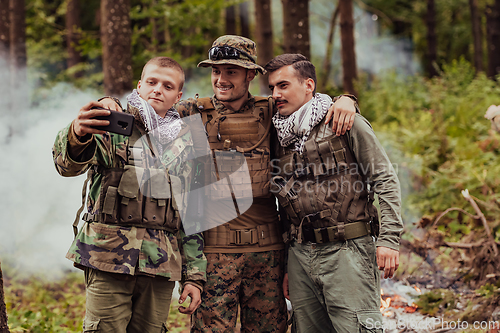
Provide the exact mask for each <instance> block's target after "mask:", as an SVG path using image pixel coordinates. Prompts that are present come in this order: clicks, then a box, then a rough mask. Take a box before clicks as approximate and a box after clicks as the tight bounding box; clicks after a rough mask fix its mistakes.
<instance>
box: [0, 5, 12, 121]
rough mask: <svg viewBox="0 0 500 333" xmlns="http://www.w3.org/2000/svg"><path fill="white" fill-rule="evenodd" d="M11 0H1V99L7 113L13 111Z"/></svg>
mask: <svg viewBox="0 0 500 333" xmlns="http://www.w3.org/2000/svg"><path fill="white" fill-rule="evenodd" d="M9 22H10V18H9V0H0V76H1V77H2V80H0V100H2V101H3V104H4V107H5V110H4V112H5V113H10V112H11V93H10V24H9Z"/></svg>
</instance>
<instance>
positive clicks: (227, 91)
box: [212, 64, 255, 110]
mask: <svg viewBox="0 0 500 333" xmlns="http://www.w3.org/2000/svg"><path fill="white" fill-rule="evenodd" d="M254 77H255V71H252V70H247V69H246V68H243V67H240V66H236V65H231V64H228V65H213V66H212V88H213V90H214V93H215V97H217V99H218V100H219V101H221V102H224V105H226V107H228V108H231V109H233V110H237V109H239V107H238V106H241V105H242V104H243V101H245V100H246V98H247V96H248V87H249V85H250V81H252V80H253V78H254ZM240 103H241V104H240ZM233 106H236V108H235V107H233Z"/></svg>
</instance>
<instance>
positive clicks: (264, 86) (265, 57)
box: [255, 0, 274, 95]
mask: <svg viewBox="0 0 500 333" xmlns="http://www.w3.org/2000/svg"><path fill="white" fill-rule="evenodd" d="M255 35H256V38H255V39H256V42H257V55H258V57H257V60H258V63H259V65H261V66H264V65H265V64H267V63H268V62H269V61H270V60H271V59H272V58H273V56H274V52H273V45H274V43H273V25H272V20H271V0H255ZM259 86H260V93H261V94H262V95H269V94H270V93H271V90H270V89H269V82H268V77H267V74H266V75H260V77H259Z"/></svg>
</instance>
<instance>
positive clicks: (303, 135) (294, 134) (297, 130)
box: [273, 93, 333, 153]
mask: <svg viewBox="0 0 500 333" xmlns="http://www.w3.org/2000/svg"><path fill="white" fill-rule="evenodd" d="M332 103H333V101H332V99H331V97H330V96H328V95H325V94H320V93H316V95H315V96H314V97H313V98H312V99H311V100H310V101H309V102H307V103H306V104H304V105H302V107H301V108H300V109H298V110H297V111H295V112H294V113H292V114H291V115H289V116H282V115H280V114H279V112H277V113H276V114H275V115H274V116H273V124H274V126H275V127H276V130H277V132H278V140H279V142H280V144H281V146H283V147H287V146H288V145H290V144H294V145H295V146H294V150H295V151H297V152H299V153H302V150H303V149H304V143H305V142H306V141H307V139H308V138H309V135H310V134H311V130H312V129H313V128H314V126H316V125H318V124H319V123H320V122H321V120H322V119H323V118H324V117H325V115H326V113H327V112H328V109H329V108H330V106H331V105H332Z"/></svg>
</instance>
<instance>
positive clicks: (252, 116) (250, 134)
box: [197, 97, 281, 249]
mask: <svg viewBox="0 0 500 333" xmlns="http://www.w3.org/2000/svg"><path fill="white" fill-rule="evenodd" d="M254 98H255V102H254V107H253V109H248V110H245V111H244V112H233V111H230V110H227V111H224V112H219V111H217V110H216V109H215V107H214V105H213V103H212V101H211V99H210V98H198V99H197V107H198V110H199V111H200V113H201V117H202V120H203V125H204V126H205V132H206V135H207V138H208V142H209V145H210V149H211V152H212V158H213V161H215V165H216V169H217V170H214V168H208V167H207V168H205V170H206V171H205V184H208V185H206V186H205V191H206V192H205V195H206V196H207V197H210V198H213V199H215V200H217V199H230V198H232V199H233V200H234V199H235V198H240V197H248V194H249V193H248V192H247V191H245V190H246V189H248V188H250V187H251V189H252V195H253V197H263V199H264V200H268V199H269V200H273V198H272V196H271V195H270V192H269V183H270V178H271V174H270V139H269V137H268V136H269V133H270V130H271V126H272V111H273V104H272V98H271V97H269V98H266V97H254ZM236 152H238V153H241V154H243V156H244V157H245V160H246V163H247V166H248V171H249V174H250V178H249V179H248V177H245V178H243V177H242V178H241V179H239V178H238V176H237V175H235V174H234V172H235V171H237V170H238V169H239V168H240V167H241V164H242V163H241V159H240V158H238V157H237V158H235V155H240V154H236ZM240 156H241V155H240ZM229 174H232V178H231V184H230V185H231V191H229V190H228V189H227V188H228V187H227V185H226V184H223V185H222V186H221V185H219V184H220V183H221V182H218V183H217V181H219V180H220V179H222V178H224V177H227V176H228V175H229ZM235 180H236V181H235ZM266 196H267V197H268V198H266ZM238 214H239V213H238ZM204 238H205V246H206V249H207V247H211V246H214V247H224V248H228V247H229V248H231V247H236V248H238V247H240V246H243V247H245V246H250V247H253V246H259V247H266V246H272V245H274V244H280V243H281V239H280V238H281V237H280V232H279V231H278V225H277V223H274V221H273V222H272V223H267V224H259V225H256V226H254V227H250V226H249V227H248V228H245V229H235V227H234V226H233V225H232V224H231V223H226V224H224V225H220V226H217V227H215V228H212V229H209V230H207V231H205V232H204Z"/></svg>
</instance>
